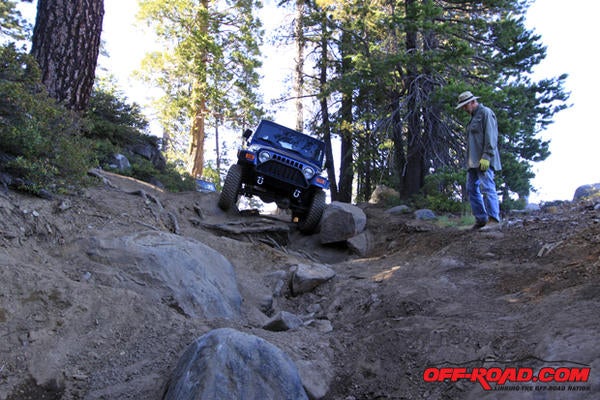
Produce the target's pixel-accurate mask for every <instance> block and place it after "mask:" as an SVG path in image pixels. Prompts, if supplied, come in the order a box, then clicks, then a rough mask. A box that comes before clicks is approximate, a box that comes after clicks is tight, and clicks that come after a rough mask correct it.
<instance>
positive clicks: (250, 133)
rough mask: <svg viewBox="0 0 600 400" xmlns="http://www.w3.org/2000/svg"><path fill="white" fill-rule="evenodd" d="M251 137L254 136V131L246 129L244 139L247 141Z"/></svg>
mask: <svg viewBox="0 0 600 400" xmlns="http://www.w3.org/2000/svg"><path fill="white" fill-rule="evenodd" d="M250 136H252V131H251V130H250V129H246V130H245V131H244V133H243V134H242V137H243V138H244V139H246V140H248V138H250Z"/></svg>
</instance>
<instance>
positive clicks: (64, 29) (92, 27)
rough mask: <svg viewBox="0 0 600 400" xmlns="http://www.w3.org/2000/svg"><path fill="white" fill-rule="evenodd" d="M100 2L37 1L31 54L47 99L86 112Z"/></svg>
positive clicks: (101, 8)
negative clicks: (39, 70)
mask: <svg viewBox="0 0 600 400" xmlns="http://www.w3.org/2000/svg"><path fill="white" fill-rule="evenodd" d="M103 18H104V1H103V0H38V4H37V15H36V20H35V27H34V29H33V38H32V47H31V54H32V55H33V56H34V57H35V59H36V60H37V62H38V64H39V65H40V68H41V71H42V82H43V83H44V85H45V86H46V88H47V89H48V93H49V94H50V96H52V97H54V98H55V99H57V100H58V101H59V102H62V103H63V104H64V105H65V106H66V107H68V108H70V109H72V110H75V111H83V110H85V109H86V107H87V105H88V102H89V99H90V95H91V93H92V90H93V86H94V77H95V71H96V64H97V62H98V54H99V52H100V35H101V33H102V20H103Z"/></svg>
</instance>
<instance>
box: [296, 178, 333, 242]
mask: <svg viewBox="0 0 600 400" xmlns="http://www.w3.org/2000/svg"><path fill="white" fill-rule="evenodd" d="M325 206H326V203H325V192H324V191H322V190H320V189H319V190H318V191H317V192H316V193H315V195H314V196H313V199H312V202H311V203H310V208H309V209H308V212H307V213H306V214H305V215H304V216H302V217H300V220H299V221H298V229H299V230H300V232H302V233H304V234H310V233H313V232H314V231H315V229H316V228H317V226H318V225H319V222H320V221H321V216H323V211H325Z"/></svg>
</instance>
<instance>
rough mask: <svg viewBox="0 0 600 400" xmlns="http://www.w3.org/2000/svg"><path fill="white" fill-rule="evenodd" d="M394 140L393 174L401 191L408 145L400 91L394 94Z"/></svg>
mask: <svg viewBox="0 0 600 400" xmlns="http://www.w3.org/2000/svg"><path fill="white" fill-rule="evenodd" d="M392 98H393V99H394V100H393V103H392V104H393V106H392V124H393V127H392V140H393V141H394V150H393V153H392V168H391V175H392V176H393V177H394V180H393V183H394V189H396V190H398V192H399V193H400V192H401V191H402V177H403V176H404V171H405V169H406V146H405V143H404V123H403V121H402V115H401V111H402V110H401V107H400V99H401V95H400V93H398V92H395V93H393V95H392Z"/></svg>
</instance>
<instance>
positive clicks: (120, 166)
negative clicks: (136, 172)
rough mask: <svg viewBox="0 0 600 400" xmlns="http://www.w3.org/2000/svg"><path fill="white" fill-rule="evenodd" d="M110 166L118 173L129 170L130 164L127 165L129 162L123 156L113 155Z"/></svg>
mask: <svg viewBox="0 0 600 400" xmlns="http://www.w3.org/2000/svg"><path fill="white" fill-rule="evenodd" d="M110 166H111V167H112V168H114V169H117V170H119V171H125V170H128V169H131V163H129V160H128V159H127V157H125V156H124V155H123V154H113V157H112V160H111V161H110Z"/></svg>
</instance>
